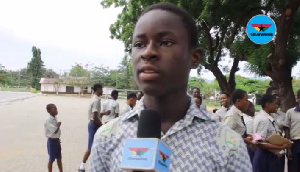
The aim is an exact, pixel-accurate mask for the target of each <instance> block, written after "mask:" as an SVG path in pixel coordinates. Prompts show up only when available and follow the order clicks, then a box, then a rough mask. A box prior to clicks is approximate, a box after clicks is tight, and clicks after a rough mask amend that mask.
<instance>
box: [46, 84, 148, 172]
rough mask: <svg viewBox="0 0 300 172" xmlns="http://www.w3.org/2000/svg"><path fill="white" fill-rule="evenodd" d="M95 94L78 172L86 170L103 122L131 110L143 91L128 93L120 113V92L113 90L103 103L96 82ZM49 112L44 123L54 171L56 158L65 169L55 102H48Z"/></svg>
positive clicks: (90, 108) (90, 107) (89, 112)
mask: <svg viewBox="0 0 300 172" xmlns="http://www.w3.org/2000/svg"><path fill="white" fill-rule="evenodd" d="M92 89H93V91H94V92H93V96H92V100H91V103H90V105H89V107H88V119H89V123H88V148H87V150H86V151H85V153H84V156H83V160H82V163H81V164H80V167H79V169H78V172H85V164H86V161H87V160H88V158H89V156H90V153H91V147H92V144H93V141H94V135H95V133H96V131H97V130H98V128H99V127H100V126H102V125H103V124H106V123H108V122H109V121H111V120H112V119H114V118H117V117H119V116H121V115H123V114H126V113H127V112H129V111H131V110H132V109H133V108H134V107H135V105H136V103H137V102H139V101H140V99H141V98H142V96H143V93H142V92H141V91H139V92H137V93H135V92H130V93H129V94H128V95H127V101H126V106H125V107H124V109H123V110H122V111H121V113H120V114H119V103H118V102H117V99H118V95H119V92H118V91H117V90H113V91H112V92H111V97H110V98H109V99H108V100H105V101H104V102H103V103H102V105H101V96H102V85H100V84H95V85H94V86H93V87H92ZM46 109H47V112H48V113H49V115H48V117H47V118H46V121H45V123H44V127H45V135H46V137H47V138H48V140H47V150H48V155H49V162H48V171H49V172H52V166H53V162H54V161H55V159H57V165H58V168H59V171H60V172H62V171H63V167H62V161H61V144H60V133H61V131H60V125H61V122H58V121H57V114H58V111H57V107H56V105H55V104H48V105H47V106H46Z"/></svg>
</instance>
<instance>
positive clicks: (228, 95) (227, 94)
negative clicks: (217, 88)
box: [221, 92, 230, 97]
mask: <svg viewBox="0 0 300 172" xmlns="http://www.w3.org/2000/svg"><path fill="white" fill-rule="evenodd" d="M221 94H225V95H226V96H227V97H230V94H229V93H228V92H222V93H221Z"/></svg>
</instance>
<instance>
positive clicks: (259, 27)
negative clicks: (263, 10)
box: [246, 15, 276, 44]
mask: <svg viewBox="0 0 300 172" xmlns="http://www.w3.org/2000/svg"><path fill="white" fill-rule="evenodd" d="M246 32H247V35H248V37H249V38H250V40H251V41H252V42H254V43H256V44H267V43H269V42H270V41H272V40H273V39H274V38H275V35H276V25H275V22H274V21H273V20H272V19H271V18H270V17H269V16H266V15H257V16H254V17H252V18H251V19H250V20H249V22H248V24H247V31H246Z"/></svg>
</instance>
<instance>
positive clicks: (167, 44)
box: [160, 41, 175, 47]
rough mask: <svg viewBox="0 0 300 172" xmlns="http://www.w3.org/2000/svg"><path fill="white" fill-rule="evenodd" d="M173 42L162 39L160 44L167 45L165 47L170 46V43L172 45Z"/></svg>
mask: <svg viewBox="0 0 300 172" xmlns="http://www.w3.org/2000/svg"><path fill="white" fill-rule="evenodd" d="M174 44H175V43H174V42H172V41H162V42H161V43H160V46H167V47H170V46H172V45H174Z"/></svg>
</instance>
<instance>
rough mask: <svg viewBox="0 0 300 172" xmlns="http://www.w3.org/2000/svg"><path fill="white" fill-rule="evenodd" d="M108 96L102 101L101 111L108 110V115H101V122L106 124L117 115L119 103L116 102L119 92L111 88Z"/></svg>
mask: <svg viewBox="0 0 300 172" xmlns="http://www.w3.org/2000/svg"><path fill="white" fill-rule="evenodd" d="M110 96H111V97H110V98H109V99H108V100H106V101H104V103H103V106H102V107H103V109H102V112H106V111H110V114H109V115H103V116H102V123H103V124H106V123H108V122H109V121H110V120H112V119H114V118H116V117H118V116H119V103H118V102H117V99H118V96H119V92H118V91H117V90H113V91H112V92H111V94H110Z"/></svg>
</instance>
